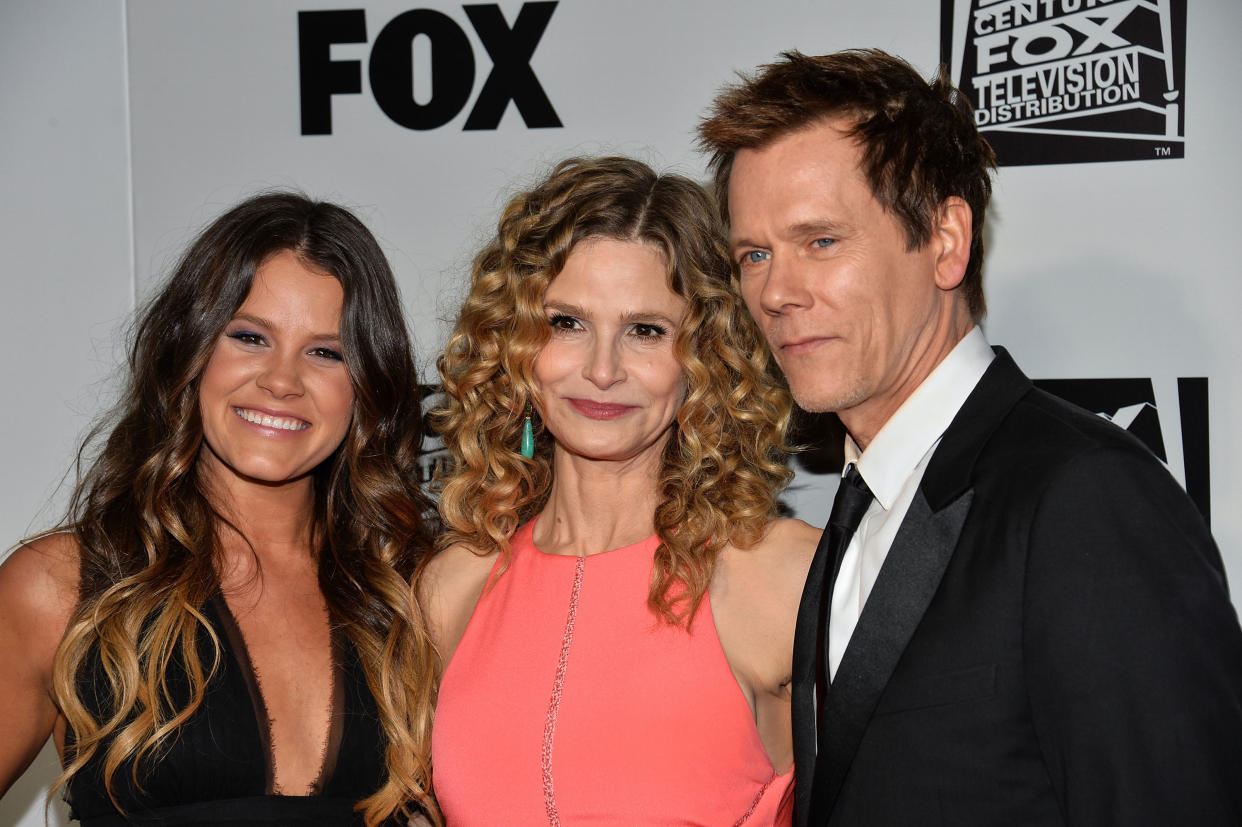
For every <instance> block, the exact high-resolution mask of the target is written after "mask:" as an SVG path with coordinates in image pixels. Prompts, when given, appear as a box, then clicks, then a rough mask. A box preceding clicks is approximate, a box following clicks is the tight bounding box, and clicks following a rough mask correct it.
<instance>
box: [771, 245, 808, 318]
mask: <svg viewBox="0 0 1242 827" xmlns="http://www.w3.org/2000/svg"><path fill="white" fill-rule="evenodd" d="M810 304H811V293H810V290H808V284H807V264H806V263H805V262H802V261H800V260H799V259H798V257H797V256H796V255H789V254H786V255H780V254H773V256H772V258H771V260H770V261H769V262H768V266H767V267H766V268H765V270H764V273H763V275H762V282H761V284H760V285H759V306H760V307H761V308H762V309H763V311H764V312H765V313H767V314H768V315H772V316H776V315H780V314H781V313H785V312H788V311H789V310H792V309H795V308H799V307H809V306H810Z"/></svg>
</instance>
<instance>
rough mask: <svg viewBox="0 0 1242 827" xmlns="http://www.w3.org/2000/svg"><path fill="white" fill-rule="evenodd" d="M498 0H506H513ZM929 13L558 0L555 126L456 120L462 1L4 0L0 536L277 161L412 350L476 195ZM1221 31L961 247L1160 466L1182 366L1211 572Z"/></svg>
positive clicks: (547, 67)
mask: <svg viewBox="0 0 1242 827" xmlns="http://www.w3.org/2000/svg"><path fill="white" fill-rule="evenodd" d="M958 5H959V6H961V5H962V3H961V2H959V3H958ZM499 6H500V10H501V12H502V13H503V15H504V18H505V20H507V21H508V22H509V24H513V22H514V21H515V20H516V19H517V16H518V13H519V10H520V9H521V8H522V3H521V2H513V1H512V0H505V2H502V3H500V4H499ZM342 8H353V9H361V10H362V12H363V16H364V18H365V25H366V42H361V43H338V44H336V45H333V46H331V48H330V51H329V56H330V59H331V60H332V61H334V62H348V61H358V63H359V72H360V75H361V80H362V90H361V92H360V93H359V94H337V95H333V96H332V98H331V104H330V106H331V111H332V133H331V134H326V135H322V134H321V135H302V134H301V129H300V108H299V101H300V96H299V44H298V12H299V11H317V10H320V11H321V10H330V9H342ZM416 8H422V9H433V10H435V11H437V12H439V13H441V14H443V15H445V16H446V17H447V18H448V19H449V20H451V21H452V22H453V23H454V24H455V25H456V27H458V28H459V29H460V30H461V31H462V32H463V34H464V36H465V37H466V38H467V41H468V43H469V45H470V48H471V52H472V54H473V62H474V66H475V73H474V81H473V85H472V86H471V91H470V95H469V99H468V100H467V102H466V104H465V106H464V107H463V110H462V111H461V112H459V113H458V114H457V116H456V117H454V118H452V119H451V120H449V121H448V123H447V124H445V125H444V126H441V127H439V128H437V129H431V130H425V131H415V130H411V129H407V128H405V127H403V126H400V125H398V124H397V123H394V122H393V121H392V120H390V119H389V118H388V117H387V116H386V115H385V114H384V112H383V111H382V110H381V108H380V105H379V104H378V103H377V102H376V99H375V96H374V95H373V94H372V89H371V85H370V81H369V77H368V61H369V60H370V56H371V53H372V51H373V50H374V46H375V43H376V40H377V38H378V37H379V36H380V33H381V31H382V30H383V29H384V27H385V25H387V24H388V23H389V22H390V21H392V20H393V19H394V18H396V17H398V16H399V15H401V14H402V13H405V12H407V11H410V10H412V9H416ZM940 13H941V11H940V9H939V8H938V4H936V3H931V2H927V0H868V1H867V2H862V0H856V2H853V3H845V2H832V1H831V0H814V2H812V0H779V2H778V1H776V0H774V2H770V3H765V4H763V5H762V6H759V5H757V4H754V3H751V2H746V1H745V0H681V1H680V2H677V3H667V2H657V1H656V0H632V1H631V2H627V3H616V2H607V1H606V0H593V1H591V2H588V0H561V2H560V3H559V4H558V5H556V7H555V8H554V10H553V12H552V14H551V18H550V20H549V22H548V25H547V28H546V30H545V31H544V32H543V34H542V36H541V37H540V38H539V41H538V43H537V45H536V46H535V50H534V53H533V57H532V58H531V60H530V66H531V70H532V71H533V73H534V75H535V77H536V78H537V79H538V83H539V84H540V86H541V87H542V89H543V90H544V92H545V93H546V96H547V98H548V100H549V101H550V102H551V105H552V107H553V108H554V109H555V112H556V114H557V116H558V117H559V120H560V121H561V122H562V124H563V126H562V127H560V128H540V129H530V128H527V126H526V124H525V123H524V121H523V118H522V117H521V116H520V114H519V113H518V111H516V109H515V107H514V106H513V105H512V104H510V105H509V106H508V107H507V108H506V110H505V112H504V115H503V117H502V119H501V120H500V123H499V126H498V128H496V129H492V130H470V131H467V130H463V125H464V124H465V122H466V119H467V117H468V115H469V113H470V112H471V110H472V108H473V106H474V104H475V102H476V99H477V97H478V95H479V92H480V89H481V88H482V87H483V85H484V82H485V79H486V78H487V77H488V74H489V73H490V71H491V68H492V60H491V58H489V56H488V52H487V48H486V45H485V44H484V42H483V40H481V39H480V37H479V35H478V34H477V32H476V31H475V28H474V26H473V25H472V24H471V22H470V20H469V19H468V17H467V14H466V13H465V11H464V10H463V7H462V5H460V4H456V3H448V2H442V0H420V2H392V1H391V0H383V2H362V0H358V2H356V3H352V4H351V3H341V2H339V0H335V2H323V1H322V0H301V2H298V3H291V2H288V0H184V2H177V3H168V2H160V1H159V0H129V1H128V2H124V0H95V2H91V3H81V2H73V1H72V0H5V4H4V5H3V6H2V7H0V150H2V151H0V186H2V187H3V192H4V193H5V194H6V196H7V197H6V198H5V199H4V200H3V202H2V203H0V214H2V216H3V220H2V221H0V245H2V247H0V249H2V250H3V253H4V258H3V262H4V267H3V271H2V274H0V279H2V285H3V295H4V297H5V299H4V301H3V304H2V309H0V313H2V314H3V315H2V318H3V326H2V327H0V342H3V345H4V352H5V353H6V355H7V356H8V358H7V359H5V360H4V364H5V367H4V371H5V373H4V376H5V379H6V384H8V385H9V386H10V389H11V392H12V393H13V396H12V397H11V398H10V402H9V403H8V405H7V413H6V415H5V424H6V427H5V428H4V429H3V430H2V432H0V439H2V440H3V449H2V450H3V453H2V454H0V457H3V462H4V466H5V468H6V469H7V473H5V474H3V475H2V476H0V536H3V537H4V538H7V539H6V540H5V541H4V542H10V541H13V540H16V539H18V538H20V537H21V536H23V535H25V534H28V533H30V532H32V531H34V530H37V529H40V528H45V527H48V526H50V525H52V524H53V523H54V522H55V521H56V519H57V517H58V516H59V509H60V508H61V507H62V506H63V502H64V493H65V492H64V488H63V487H62V486H61V482H62V479H63V478H64V476H65V474H66V472H67V471H68V470H69V465H70V462H71V459H72V456H73V452H74V450H75V448H76V444H77V442H78V441H79V440H80V438H81V436H82V435H83V434H84V432H85V429H86V427H87V426H88V424H89V423H90V421H91V419H92V418H93V417H94V416H96V415H97V414H98V413H99V412H100V411H101V410H102V409H103V407H105V406H106V404H107V403H108V401H109V400H110V398H111V393H112V391H113V388H114V382H113V380H114V378H115V374H116V371H117V368H118V366H119V365H120V364H121V361H122V359H123V347H122V342H123V340H124V324H125V321H126V319H127V315H128V313H129V311H130V309H131V308H132V307H133V305H134V303H135V301H136V300H139V299H141V298H142V297H143V296H145V295H146V294H147V291H148V290H149V289H150V287H151V286H152V284H153V283H154V282H155V280H156V279H158V278H159V277H160V276H161V275H163V274H164V273H165V272H166V269H167V268H168V267H169V266H170V265H171V263H172V261H173V259H174V258H175V256H176V255H177V253H178V252H179V251H180V250H181V249H182V248H183V246H184V245H185V244H186V242H187V241H188V240H189V239H190V238H191V237H192V236H193V234H194V233H195V232H196V231H197V230H198V229H199V228H201V226H202V225H203V224H204V223H205V222H207V221H209V220H210V219H211V218H213V217H214V216H215V215H217V214H218V213H219V212H220V211H221V210H222V209H224V208H225V207H227V206H229V205H230V204H232V203H234V202H236V201H237V200H239V199H241V198H243V197H245V196H246V195H248V194H251V193H253V192H254V191H256V190H259V189H263V188H268V187H294V188H298V189H301V190H303V191H305V192H307V193H309V194H311V195H312V196H316V197H322V198H328V199H332V200H338V201H341V202H343V203H345V204H347V205H350V206H352V207H354V208H355V209H356V210H357V211H358V212H359V214H360V215H361V216H362V217H363V218H364V220H366V221H367V222H368V224H369V225H370V226H371V227H372V229H373V230H374V231H375V233H376V235H377V236H378V237H379V238H380V240H381V243H382V244H383V245H384V247H385V250H386V252H387V253H388V254H389V256H390V258H391V260H392V262H393V265H394V268H395V270H396V272H397V274H398V278H399V280H400V282H401V287H402V291H403V294H404V300H405V304H406V310H407V312H408V314H409V318H410V321H411V323H412V328H413V330H414V332H415V336H416V340H417V345H418V347H419V352H420V354H422V357H423V363H424V365H429V364H430V363H431V360H432V358H433V357H434V354H435V351H436V349H437V348H438V347H439V345H440V344H441V342H442V340H443V338H444V336H445V333H446V330H447V320H448V319H451V317H452V315H453V313H454V312H455V309H456V306H457V304H458V302H459V301H460V298H461V296H462V284H463V279H464V277H465V274H466V273H467V268H468V263H469V259H470V257H471V255H472V253H473V251H474V250H475V249H476V247H477V246H478V245H479V244H480V243H481V241H482V240H483V239H484V238H485V237H486V236H487V235H488V234H489V233H490V230H491V227H492V226H493V222H494V220H495V217H496V213H497V212H498V210H499V208H500V206H501V205H502V204H503V203H504V201H505V200H506V198H507V196H508V195H509V194H511V193H512V192H513V191H514V190H515V189H517V188H518V187H521V186H523V185H525V184H529V183H531V182H532V181H533V179H535V178H536V177H538V176H539V175H540V174H541V173H542V172H544V171H545V170H546V169H547V168H548V166H549V165H550V164H551V163H553V162H554V161H556V160H557V159H559V158H561V157H564V156H566V155H569V154H582V153H592V154H593V153H602V152H608V153H612V152H620V153H626V154H631V155H636V156H638V157H640V158H642V159H644V160H647V161H648V162H650V163H652V164H653V165H654V166H656V167H657V168H663V169H673V170H676V171H680V172H683V173H685V174H689V175H691V176H694V177H700V178H702V177H703V175H704V172H703V159H702V157H700V156H699V155H698V154H697V153H696V152H695V151H694V148H693V131H694V127H695V124H696V122H697V120H698V118H699V116H700V115H701V113H702V112H703V110H704V108H705V107H706V106H707V104H708V102H709V101H710V100H711V98H712V96H713V94H714V93H715V91H716V90H717V89H718V88H719V86H720V85H721V84H723V83H725V82H727V81H729V80H730V79H731V78H732V76H733V73H734V72H736V71H739V70H743V71H748V70H750V69H753V68H754V67H755V66H756V65H758V64H760V63H763V62H766V61H769V60H771V59H773V58H774V57H775V56H776V55H777V53H778V52H780V51H782V50H784V49H789V48H798V49H801V50H802V51H805V52H809V53H821V52H828V51H834V50H837V49H841V48H847V47H851V46H878V47H881V48H884V49H887V50H889V51H892V52H895V53H897V54H900V55H902V56H904V57H906V58H907V59H909V60H910V61H911V62H913V63H914V64H915V65H916V66H918V67H919V68H920V69H922V70H923V71H925V72H926V73H930V72H931V70H932V69H933V68H934V66H935V64H936V62H937V60H938V57H939V42H940V41H939V36H940ZM1239 32H1242V4H1240V3H1238V2H1236V0H1198V2H1196V3H1195V4H1194V6H1193V8H1190V9H1189V15H1188V18H1187V34H1186V48H1185V63H1186V71H1185V90H1184V95H1183V98H1182V101H1183V105H1184V106H1185V114H1186V117H1185V124H1186V126H1185V147H1186V148H1185V158H1184V159H1171V160H1152V161H1128V162H1114V163H1096V164H1063V165H1050V166H1024V167H1006V168H1003V169H1002V171H1001V173H1000V176H999V178H998V181H997V186H996V195H995V197H994V202H993V203H994V209H993V212H992V213H991V214H990V216H989V219H988V220H989V226H990V230H989V253H988V265H987V268H986V271H985V272H986V286H987V291H988V298H989V306H990V313H989V316H988V319H987V322H986V325H985V327H986V330H987V333H988V336H989V338H990V339H991V340H992V341H993V343H997V344H1004V345H1006V346H1007V347H1008V348H1009V349H1010V351H1011V352H1012V353H1013V355H1014V356H1015V358H1016V359H1017V360H1018V362H1019V364H1020V365H1021V366H1022V367H1023V368H1024V369H1025V371H1026V372H1027V373H1028V374H1029V375H1031V376H1032V377H1035V378H1049V379H1052V378H1055V379H1070V378H1083V379H1109V378H1143V379H1150V380H1151V381H1152V386H1153V389H1154V392H1155V402H1156V407H1157V409H1158V413H1159V423H1160V430H1161V432H1162V436H1163V441H1164V446H1165V448H1166V451H1167V454H1168V461H1169V465H1170V469H1171V470H1172V471H1173V473H1174V475H1175V476H1177V477H1178V478H1179V479H1184V476H1183V474H1184V465H1183V461H1182V452H1181V446H1182V435H1181V427H1180V420H1179V417H1178V388H1177V380H1178V378H1180V377H1207V379H1208V402H1209V404H1208V421H1209V423H1210V427H1209V430H1208V433H1207V438H1208V444H1209V446H1210V468H1211V498H1212V504H1213V512H1212V525H1213V531H1214V533H1215V535H1216V538H1217V541H1218V543H1219V544H1220V546H1221V550H1222V553H1223V555H1224V557H1225V561H1226V566H1227V568H1228V572H1229V575H1230V580H1231V582H1232V583H1233V584H1234V587H1235V593H1236V592H1237V590H1238V589H1242V516H1239V514H1238V513H1237V512H1235V511H1234V510H1233V508H1232V506H1233V504H1234V503H1236V502H1238V500H1239V496H1240V495H1242V437H1240V436H1239V435H1238V433H1237V432H1235V431H1234V430H1233V429H1232V427H1231V423H1232V422H1233V421H1235V420H1236V419H1238V418H1239V414H1240V413H1242V376H1240V375H1239V372H1238V370H1237V367H1236V359H1237V358H1238V356H1239V355H1242V330H1240V329H1239V326H1238V325H1236V324H1235V323H1234V319H1233V317H1234V315H1235V314H1236V308H1238V307H1239V306H1240V305H1242V281H1240V280H1239V275H1240V273H1239V265H1238V263H1237V258H1236V256H1235V255H1234V244H1233V243H1232V242H1233V239H1234V237H1235V236H1236V235H1237V230H1236V227H1237V225H1238V223H1239V221H1242V197H1240V196H1239V192H1242V161H1240V160H1239V155H1238V151H1237V149H1236V136H1237V135H1238V134H1242V111H1240V110H1239V107H1238V106H1237V104H1238V102H1239V99H1238V94H1237V91H1236V90H1237V88H1238V84H1239V82H1240V81H1242V50H1239V49H1238V48H1237V42H1236V41H1237V38H1238V33H1239ZM435 44H440V46H439V47H437V46H436V45H435ZM437 48H442V49H444V53H445V54H447V51H448V50H447V48H445V47H444V45H443V43H442V42H441V39H440V38H439V37H438V38H437V40H436V41H434V42H431V41H428V39H427V38H426V37H419V38H417V39H416V40H415V41H414V46H413V51H414V68H413V75H414V80H413V84H414V87H413V88H414V98H415V100H416V101H418V102H420V103H426V102H427V101H428V100H429V99H431V98H432V96H433V95H439V94H442V89H441V87H439V86H431V85H430V83H429V82H428V80H427V78H428V73H427V71H426V67H427V66H428V65H429V62H430V60H431V58H432V54H433V53H435V50H436V49H437ZM436 54H437V57H439V54H438V53H436ZM459 57H460V56H459ZM458 68H460V60H459V67H458ZM436 82H437V83H439V81H438V80H437V81H436ZM425 378H427V379H428V380H430V379H431V378H432V377H431V376H430V375H429V374H428V375H426V377H425ZM1109 413H1111V411H1109ZM832 485H833V479H832V477H831V476H829V475H821V474H814V473H810V472H809V471H807V469H806V468H805V467H803V468H802V470H801V472H800V473H799V476H798V479H797V481H796V483H795V486H794V489H793V490H792V491H791V492H790V495H789V496H788V497H787V501H788V502H789V504H790V506H791V507H792V509H793V510H794V512H795V513H797V514H798V515H799V516H802V517H803V518H804V519H807V520H808V521H809V522H813V523H816V524H822V523H823V521H824V518H825V515H826V512H827V507H828V503H829V499H828V498H829V497H830V495H831V490H832ZM1236 604H1237V598H1235V605H1236ZM54 773H55V762H54V759H53V757H52V756H51V755H50V754H49V753H48V752H47V751H45V753H44V755H43V756H41V758H40V762H39V763H38V764H37V765H36V768H35V769H33V770H32V771H31V772H29V773H27V776H26V777H25V778H24V779H23V780H22V781H21V782H20V783H19V785H18V786H16V787H15V788H14V789H13V790H12V791H11V792H10V793H9V794H8V795H6V796H5V797H4V799H3V801H2V802H0V827H5V826H6V825H11V824H21V825H23V827H27V825H34V824H38V823H42V803H41V790H40V788H41V786H45V785H46V783H47V781H48V780H49V779H50V778H52V777H53V775H54ZM61 821H63V808H62V807H61V806H60V805H59V804H57V805H54V807H53V823H61Z"/></svg>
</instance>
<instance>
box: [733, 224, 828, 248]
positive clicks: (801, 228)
mask: <svg viewBox="0 0 1242 827" xmlns="http://www.w3.org/2000/svg"><path fill="white" fill-rule="evenodd" d="M843 232H845V228H844V227H843V226H842V225H841V224H839V223H837V222H836V221H833V220H831V219H828V218H820V219H816V220H814V221H799V222H798V223H796V224H789V225H788V226H786V227H785V228H784V230H782V234H783V235H785V236H794V237H797V236H807V235H825V236H838V235H841V234H842V233H843ZM767 246H768V245H766V244H762V243H760V242H758V241H752V240H751V239H749V238H745V237H743V238H738V239H736V240H734V241H731V242H730V244H729V248H730V249H731V250H740V249H742V248H743V247H758V248H761V249H766V248H767Z"/></svg>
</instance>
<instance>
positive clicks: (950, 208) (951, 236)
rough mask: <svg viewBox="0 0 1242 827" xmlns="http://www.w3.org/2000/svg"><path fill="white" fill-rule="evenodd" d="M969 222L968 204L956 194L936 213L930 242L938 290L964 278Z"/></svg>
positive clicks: (957, 283) (968, 248) (968, 252)
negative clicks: (932, 245)
mask: <svg viewBox="0 0 1242 827" xmlns="http://www.w3.org/2000/svg"><path fill="white" fill-rule="evenodd" d="M972 221H973V218H972V216H971V212H970V205H969V204H967V203H966V201H965V200H964V199H962V198H959V197H958V196H956V195H950V196H949V197H948V198H946V199H945V200H944V201H942V202H941V203H940V207H939V208H938V209H937V210H936V223H935V224H934V225H933V226H932V243H933V244H935V245H936V286H937V287H939V288H940V289H941V290H952V289H954V288H955V287H957V286H958V285H959V284H961V283H962V278H963V277H964V276H965V275H966V265H967V263H968V262H969V261H970V236H971V228H972V226H973V224H972Z"/></svg>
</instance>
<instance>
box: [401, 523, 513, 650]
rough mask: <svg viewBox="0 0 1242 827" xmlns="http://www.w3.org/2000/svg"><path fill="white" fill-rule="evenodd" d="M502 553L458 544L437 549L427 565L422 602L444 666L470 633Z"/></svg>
mask: <svg viewBox="0 0 1242 827" xmlns="http://www.w3.org/2000/svg"><path fill="white" fill-rule="evenodd" d="M499 555H500V552H499V551H492V552H483V551H480V550H479V549H477V548H475V547H474V546H471V545H469V544H467V543H454V544H453V545H451V546H448V547H446V548H443V549H441V550H439V551H437V552H436V553H435V555H434V556H433V557H432V558H431V559H430V560H428V561H427V563H426V564H425V565H424V566H423V570H422V571H421V572H420V574H419V578H418V584H417V593H418V602H419V605H420V606H422V608H423V612H424V614H425V615H426V618H427V626H428V631H429V632H430V633H431V638H432V641H433V642H434V643H435V645H436V649H437V650H438V651H439V653H440V662H441V664H442V668H443V666H447V665H448V662H449V659H450V658H451V657H452V656H453V651H454V650H455V649H456V648H457V644H458V643H460V642H461V639H462V636H463V635H464V634H465V633H466V625H467V624H468V623H469V622H470V616H471V615H472V614H473V613H474V607H475V606H476V605H477V604H478V602H479V598H480V597H481V596H482V594H483V588H484V586H486V585H487V578H488V575H490V574H491V571H492V567H493V566H494V565H495V564H496V559H497V557H499Z"/></svg>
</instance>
